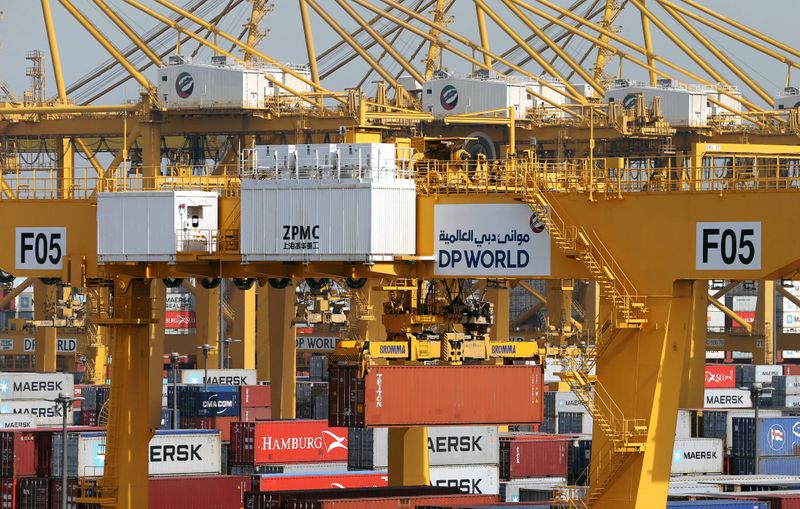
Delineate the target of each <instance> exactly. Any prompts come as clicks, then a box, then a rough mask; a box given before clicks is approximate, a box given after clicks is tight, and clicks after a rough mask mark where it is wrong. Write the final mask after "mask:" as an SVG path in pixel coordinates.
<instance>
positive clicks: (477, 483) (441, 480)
mask: <svg viewBox="0 0 800 509" xmlns="http://www.w3.org/2000/svg"><path fill="white" fill-rule="evenodd" d="M430 474H431V485H432V486H448V487H451V488H458V489H460V490H461V491H463V492H466V493H471V494H482V495H497V494H499V493H500V468H499V467H498V466H497V465H496V464H494V465H447V466H432V467H431V468H430Z"/></svg>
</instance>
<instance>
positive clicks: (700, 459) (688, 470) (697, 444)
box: [671, 438, 725, 475]
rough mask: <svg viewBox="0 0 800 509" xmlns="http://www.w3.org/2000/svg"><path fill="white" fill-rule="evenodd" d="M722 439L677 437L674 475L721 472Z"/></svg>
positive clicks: (674, 450) (722, 456) (673, 467)
mask: <svg viewBox="0 0 800 509" xmlns="http://www.w3.org/2000/svg"><path fill="white" fill-rule="evenodd" d="M724 456H725V455H724V454H723V450H722V439H719V438H676V439H675V444H674V446H673V450H672V470H671V473H672V475H680V474H721V473H722V472H723V462H724V459H725V457H724Z"/></svg>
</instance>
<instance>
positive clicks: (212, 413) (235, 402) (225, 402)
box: [182, 387, 241, 417]
mask: <svg viewBox="0 0 800 509" xmlns="http://www.w3.org/2000/svg"><path fill="white" fill-rule="evenodd" d="M234 389H238V387H234ZM189 400H190V401H191V403H190V405H191V406H190V410H193V412H190V413H184V414H182V415H184V416H186V417H239V413H240V411H241V408H240V405H239V392H238V391H237V392H227V391H226V392H217V391H211V390H209V391H208V392H197V393H189Z"/></svg>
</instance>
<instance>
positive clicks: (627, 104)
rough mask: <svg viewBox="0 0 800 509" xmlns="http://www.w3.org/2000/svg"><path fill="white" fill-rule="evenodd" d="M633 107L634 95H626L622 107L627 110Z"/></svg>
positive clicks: (634, 104)
mask: <svg viewBox="0 0 800 509" xmlns="http://www.w3.org/2000/svg"><path fill="white" fill-rule="evenodd" d="M634 106H636V94H628V95H626V96H625V99H623V100H622V107H623V108H625V109H626V110H629V109H631V108H633V107H634Z"/></svg>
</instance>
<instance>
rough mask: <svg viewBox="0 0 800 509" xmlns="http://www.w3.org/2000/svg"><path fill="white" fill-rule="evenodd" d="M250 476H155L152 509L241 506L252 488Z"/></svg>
mask: <svg viewBox="0 0 800 509" xmlns="http://www.w3.org/2000/svg"><path fill="white" fill-rule="evenodd" d="M251 483H252V480H251V479H250V477H248V476H230V475H213V476H181V477H152V478H150V481H149V482H148V487H149V493H148V500H149V505H148V507H149V509H197V508H200V507H202V508H208V509H241V508H242V507H244V494H245V492H246V491H247V490H249V489H250V486H251Z"/></svg>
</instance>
